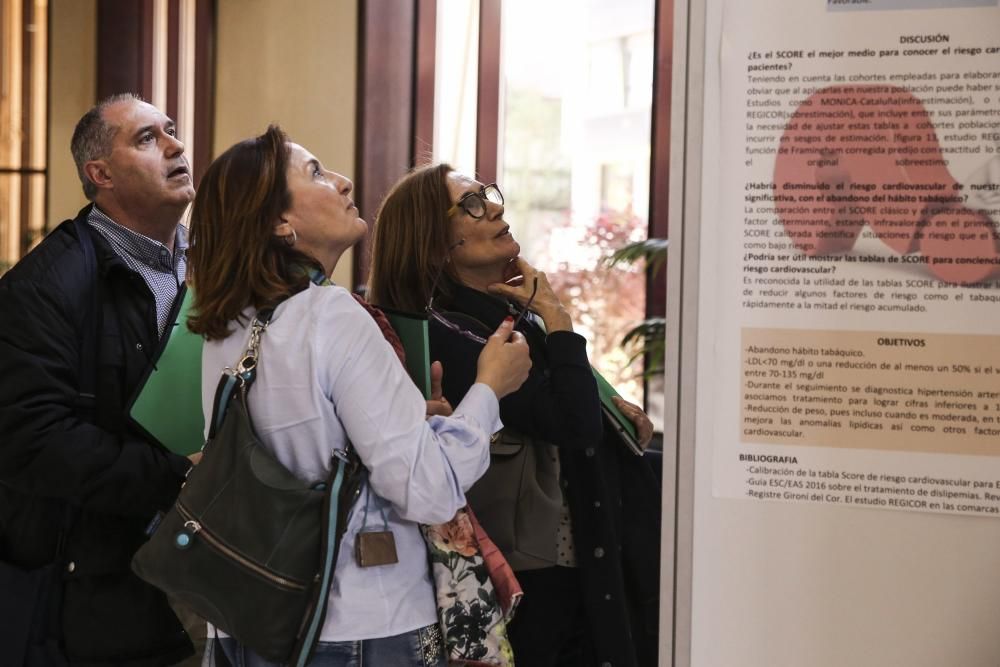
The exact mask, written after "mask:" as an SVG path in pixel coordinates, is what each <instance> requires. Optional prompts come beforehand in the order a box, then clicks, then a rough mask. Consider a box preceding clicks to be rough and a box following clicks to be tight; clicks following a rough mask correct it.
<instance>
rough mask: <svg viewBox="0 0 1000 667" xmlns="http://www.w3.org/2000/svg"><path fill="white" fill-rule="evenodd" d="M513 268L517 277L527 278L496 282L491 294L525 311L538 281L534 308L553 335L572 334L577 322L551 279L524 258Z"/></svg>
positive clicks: (490, 289)
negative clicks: (514, 302) (557, 294)
mask: <svg viewBox="0 0 1000 667" xmlns="http://www.w3.org/2000/svg"><path fill="white" fill-rule="evenodd" d="M510 268H511V269H512V270H513V273H514V274H517V273H518V272H519V273H520V275H521V276H523V279H518V278H513V279H511V280H508V281H507V282H506V283H493V284H492V285H490V286H489V287H487V288H486V289H488V290H489V291H490V293H491V294H499V295H500V296H503V297H507V298H508V299H511V300H513V301H516V302H517V303H519V304H520V305H521V307H522V308H523V307H524V304H526V303H528V299H530V298H531V293H532V291H533V290H534V285H535V280H536V279H537V281H538V292H537V293H536V294H535V300H534V301H532V302H531V309H532V310H534V311H535V312H536V313H538V314H539V315H541V317H542V321H544V322H545V328H546V330H547V331H548V332H549V333H551V332H553V331H572V330H573V320H572V319H570V316H569V313H567V312H566V309H565V308H563V305H562V303H561V302H560V301H559V297H557V296H556V293H555V292H553V291H552V286H551V285H549V279H548V278H547V277H546V276H545V273H544V272H542V271H539V270H537V269H535V267H533V266H532V265H531V264H528V262H526V261H525V260H524V259H522V258H520V257H518V258H516V259H515V260H514V261H513V262H511V266H510Z"/></svg>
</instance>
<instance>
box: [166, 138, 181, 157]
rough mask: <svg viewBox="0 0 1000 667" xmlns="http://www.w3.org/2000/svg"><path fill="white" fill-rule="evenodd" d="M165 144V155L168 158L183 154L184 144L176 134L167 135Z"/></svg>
mask: <svg viewBox="0 0 1000 667" xmlns="http://www.w3.org/2000/svg"><path fill="white" fill-rule="evenodd" d="M166 137H167V143H166V153H167V156H168V157H175V156H177V155H180V154H182V153H183V152H184V142H183V141H181V140H180V137H178V136H177V135H176V134H168V135H166Z"/></svg>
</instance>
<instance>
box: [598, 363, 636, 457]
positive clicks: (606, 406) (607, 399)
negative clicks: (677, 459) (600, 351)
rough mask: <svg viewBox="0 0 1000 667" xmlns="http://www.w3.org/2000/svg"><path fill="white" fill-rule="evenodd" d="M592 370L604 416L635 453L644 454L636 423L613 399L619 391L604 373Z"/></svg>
mask: <svg viewBox="0 0 1000 667" xmlns="http://www.w3.org/2000/svg"><path fill="white" fill-rule="evenodd" d="M590 370H591V371H593V373H594V379H596V380H597V392H598V393H599V394H600V395H601V409H602V410H603V411H604V416H605V417H607V418H608V423H609V424H611V426H612V428H614V430H615V432H616V433H617V434H618V435H619V437H621V439H622V442H624V443H625V446H626V447H628V448H629V449H630V450H631V451H632V453H633V454H635V455H636V456H642V447H640V446H639V440H638V438H639V432H638V431H637V430H636V428H635V424H633V423H632V422H631V420H629V418H628V417H626V416H625V415H624V414H622V411H621V410H619V409H618V406H617V405H615V403H614V401H612V400H611V399H612V397H614V396H619V394H618V392H617V391H615V388H614V387H612V386H611V383H610V382H608V381H607V380H605V379H604V376H603V375H601V374H600V373H598V372H597V369H596V368H594V367H593V366H591V368H590Z"/></svg>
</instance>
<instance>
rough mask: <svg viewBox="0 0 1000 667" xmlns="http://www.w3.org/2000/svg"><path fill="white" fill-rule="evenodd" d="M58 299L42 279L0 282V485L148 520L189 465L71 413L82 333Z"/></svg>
mask: <svg viewBox="0 0 1000 667" xmlns="http://www.w3.org/2000/svg"><path fill="white" fill-rule="evenodd" d="M66 301H67V299H66V297H65V296H64V295H63V293H62V292H61V291H60V290H59V289H58V288H56V287H55V286H52V285H49V284H46V283H44V282H42V281H35V280H8V281H3V282H2V283H0V438H2V439H0V482H2V483H4V484H6V485H8V486H10V487H11V488H13V489H14V490H16V491H19V492H21V493H25V494H29V495H33V496H39V497H51V498H72V499H75V500H76V501H78V502H79V503H81V505H82V506H83V507H85V508H87V509H89V510H94V511H98V512H104V513H109V514H118V515H123V516H150V515H152V514H154V513H155V512H156V510H158V509H163V508H165V507H168V506H169V505H170V504H171V503H172V502H173V500H174V498H175V497H176V495H177V491H178V489H179V488H180V485H181V483H182V481H183V478H184V475H185V473H186V472H187V470H188V468H189V467H190V464H189V462H188V461H187V459H185V458H184V457H180V456H177V455H175V454H172V453H169V452H167V451H164V450H162V449H160V448H158V447H156V446H154V445H151V444H149V443H146V442H144V441H142V440H139V439H135V438H131V437H123V436H119V435H116V434H113V433H109V432H107V431H104V430H102V429H100V428H98V427H97V426H94V425H93V424H90V423H88V422H85V421H83V420H81V419H80V418H79V417H78V415H77V408H76V404H77V399H78V392H79V377H78V374H79V371H78V369H79V360H80V357H79V355H80V354H81V351H80V349H79V346H80V342H79V341H80V338H81V336H80V332H79V331H77V330H76V328H77V325H74V322H75V321H76V318H74V317H73V312H74V311H73V307H72V306H71V304H69V303H67V302H66ZM75 307H76V308H77V309H79V308H80V306H79V305H75Z"/></svg>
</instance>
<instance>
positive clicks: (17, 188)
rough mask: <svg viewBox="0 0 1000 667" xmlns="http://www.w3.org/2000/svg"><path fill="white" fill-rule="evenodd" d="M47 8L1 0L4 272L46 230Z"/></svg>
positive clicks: (0, 263) (38, 1) (0, 262)
mask: <svg viewBox="0 0 1000 667" xmlns="http://www.w3.org/2000/svg"><path fill="white" fill-rule="evenodd" d="M47 11H48V9H47V3H46V2H45V0H34V2H24V0H0V273H3V272H4V271H6V270H7V269H8V268H10V267H11V266H13V265H14V264H15V263H16V262H17V260H18V259H20V258H21V256H22V255H24V253H26V252H27V251H28V250H29V249H30V248H31V247H32V246H33V245H34V244H35V243H37V242H38V241H39V240H40V239H41V238H42V236H43V235H44V234H45V177H46V105H47V99H46V87H47V85H46V82H47V73H48V69H47V68H48V58H47V49H48V47H47V44H46V39H47V37H48V24H47V20H46V18H47Z"/></svg>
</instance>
